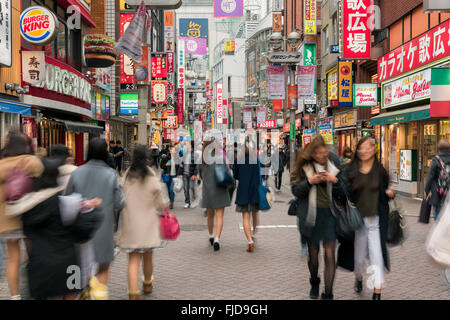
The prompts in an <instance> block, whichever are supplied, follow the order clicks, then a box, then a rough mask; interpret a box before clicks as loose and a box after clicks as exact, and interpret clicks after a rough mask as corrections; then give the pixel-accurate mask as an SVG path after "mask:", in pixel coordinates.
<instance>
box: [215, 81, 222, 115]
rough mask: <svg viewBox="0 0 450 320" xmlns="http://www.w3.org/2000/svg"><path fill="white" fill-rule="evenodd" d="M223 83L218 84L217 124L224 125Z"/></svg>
mask: <svg viewBox="0 0 450 320" xmlns="http://www.w3.org/2000/svg"><path fill="white" fill-rule="evenodd" d="M222 90H223V89H222V83H221V82H217V84H216V115H217V123H218V124H222V123H223V110H222V108H223V92H222Z"/></svg>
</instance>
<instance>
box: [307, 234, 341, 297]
mask: <svg viewBox="0 0 450 320" xmlns="http://www.w3.org/2000/svg"><path fill="white" fill-rule="evenodd" d="M323 248H324V250H325V271H324V278H325V294H332V293H333V282H334V275H335V273H336V257H335V243H334V241H329V242H325V243H324V244H323ZM308 249H309V259H308V268H309V273H310V274H311V278H312V279H317V273H318V272H319V251H320V250H319V249H320V245H319V246H316V245H315V244H312V243H308Z"/></svg>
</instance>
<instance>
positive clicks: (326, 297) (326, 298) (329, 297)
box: [321, 292, 334, 300]
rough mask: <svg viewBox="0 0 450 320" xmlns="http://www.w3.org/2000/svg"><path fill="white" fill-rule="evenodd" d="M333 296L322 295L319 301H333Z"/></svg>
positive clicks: (328, 294)
mask: <svg viewBox="0 0 450 320" xmlns="http://www.w3.org/2000/svg"><path fill="white" fill-rule="evenodd" d="M333 298H334V296H333V294H332V293H325V292H324V293H322V297H321V300H333Z"/></svg>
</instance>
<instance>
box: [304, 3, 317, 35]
mask: <svg viewBox="0 0 450 320" xmlns="http://www.w3.org/2000/svg"><path fill="white" fill-rule="evenodd" d="M303 13H304V17H305V28H304V29H305V32H304V34H311V35H315V34H317V22H316V19H317V2H316V0H304V5H303Z"/></svg>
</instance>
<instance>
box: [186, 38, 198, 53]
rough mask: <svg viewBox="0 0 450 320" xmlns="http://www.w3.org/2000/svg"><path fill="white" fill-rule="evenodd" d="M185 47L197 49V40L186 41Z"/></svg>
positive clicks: (192, 49) (189, 49)
mask: <svg viewBox="0 0 450 320" xmlns="http://www.w3.org/2000/svg"><path fill="white" fill-rule="evenodd" d="M186 47H187V49H188V51H197V49H198V45H197V42H196V41H194V40H188V41H187V43H186Z"/></svg>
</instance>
